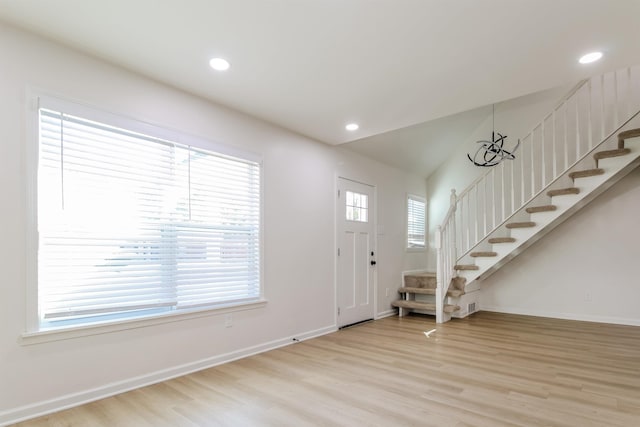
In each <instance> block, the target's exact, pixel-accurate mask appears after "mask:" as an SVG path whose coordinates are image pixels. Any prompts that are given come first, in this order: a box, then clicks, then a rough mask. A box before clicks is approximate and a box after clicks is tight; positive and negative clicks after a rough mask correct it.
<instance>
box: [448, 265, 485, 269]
mask: <svg viewBox="0 0 640 427" xmlns="http://www.w3.org/2000/svg"><path fill="white" fill-rule="evenodd" d="M453 269H454V270H480V267H478V266H477V265H474V264H456V265H454V266H453Z"/></svg>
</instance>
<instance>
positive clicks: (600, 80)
mask: <svg viewBox="0 0 640 427" xmlns="http://www.w3.org/2000/svg"><path fill="white" fill-rule="evenodd" d="M639 109H640V66H634V67H629V68H625V69H622V70H617V71H614V72H610V73H607V74H604V75H601V76H597V77H592V78H590V79H587V80H583V81H581V82H580V83H579V84H578V85H577V86H576V87H575V88H574V89H573V90H572V91H571V92H569V94H568V95H567V96H566V97H565V98H564V99H563V100H562V101H561V102H560V103H559V104H558V106H557V107H556V108H554V109H553V111H552V112H551V113H549V114H548V115H547V116H545V117H544V118H543V119H542V121H541V122H540V123H538V124H537V125H536V126H535V127H534V128H533V129H532V130H531V132H529V133H528V134H527V135H526V136H525V137H524V138H522V139H521V143H520V148H519V149H518V151H517V153H516V159H515V160H505V161H503V162H501V163H500V164H498V165H497V166H494V167H492V168H491V169H489V170H487V172H486V173H485V174H484V175H482V176H480V177H479V178H478V179H476V180H475V181H474V182H473V183H472V184H471V185H469V186H468V187H467V188H466V189H465V190H464V191H462V192H461V193H460V194H459V195H458V196H456V195H455V191H452V197H451V207H450V208H449V211H448V212H447V215H446V217H445V219H444V222H443V223H442V225H441V226H440V227H438V229H437V231H436V236H435V241H436V249H437V271H438V290H437V293H436V297H437V301H436V304H437V307H438V308H437V310H438V316H439V317H438V318H440V319H443V314H442V312H441V310H440V308H443V304H444V298H445V297H446V293H447V290H448V287H449V285H450V283H451V279H452V278H453V277H454V275H455V272H454V266H455V264H456V262H457V261H458V260H459V259H460V258H462V257H464V256H465V255H467V254H468V253H470V252H471V251H472V250H473V249H474V248H475V247H476V246H477V245H478V244H479V243H481V242H482V241H483V240H484V239H485V238H486V237H487V236H489V235H490V234H491V233H493V232H494V231H496V230H497V229H498V228H499V227H500V226H502V225H503V224H505V223H506V222H507V221H508V220H509V219H510V218H512V217H513V216H514V215H515V214H516V213H517V212H519V211H520V210H521V209H522V208H523V207H524V206H526V205H527V204H528V203H530V202H531V201H532V200H533V199H535V198H536V197H537V196H539V195H540V194H541V193H543V192H544V191H545V190H546V188H547V187H548V186H549V185H551V184H552V183H554V182H555V181H556V180H557V179H558V178H559V177H561V176H562V175H564V174H565V173H566V172H567V171H568V170H569V169H571V168H572V167H574V166H575V165H576V164H578V163H579V162H580V161H581V160H582V159H583V158H585V157H586V156H588V155H589V153H591V152H592V151H593V150H594V149H595V148H596V147H597V146H598V145H600V144H601V143H602V142H604V141H605V140H606V139H607V138H609V137H610V136H611V135H612V134H614V133H615V132H616V131H617V130H618V129H619V128H620V127H621V126H622V125H623V124H624V123H625V122H626V121H627V120H628V119H629V118H631V117H632V116H633V115H634V114H635V113H636V112H637V111H638V110H639ZM437 321H438V320H437Z"/></svg>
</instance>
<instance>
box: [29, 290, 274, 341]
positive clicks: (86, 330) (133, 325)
mask: <svg viewBox="0 0 640 427" xmlns="http://www.w3.org/2000/svg"><path fill="white" fill-rule="evenodd" d="M266 304H267V301H266V300H264V299H260V300H258V301H252V302H244V303H235V304H233V303H231V304H226V305H222V306H218V307H207V308H198V309H193V310H181V311H172V312H170V313H164V314H155V315H153V316H147V317H140V318H128V319H122V320H110V321H108V322H104V323H96V324H86V325H77V326H65V327H64V328H59V329H49V330H47V329H45V330H40V331H34V332H24V333H23V334H22V335H21V337H20V344H21V345H33V344H42V343H46V342H51V341H62V340H68V339H73V338H80V337H86V336H90V335H100V334H108V333H111V332H118V331H125V330H129V329H137V328H146V327H148V326H155V325H160V324H163V323H171V322H180V321H183V320H189V319H196V318H198V317H206V316H218V315H221V314H225V313H233V312H236V311H244V310H255V309H258V308H262V307H264V306H265V305H266Z"/></svg>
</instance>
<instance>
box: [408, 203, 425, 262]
mask: <svg viewBox="0 0 640 427" xmlns="http://www.w3.org/2000/svg"><path fill="white" fill-rule="evenodd" d="M425 219H426V203H425V201H424V199H422V198H420V197H417V196H412V195H409V196H408V197H407V248H408V249H424V248H425V240H426V239H425V222H426V221H425Z"/></svg>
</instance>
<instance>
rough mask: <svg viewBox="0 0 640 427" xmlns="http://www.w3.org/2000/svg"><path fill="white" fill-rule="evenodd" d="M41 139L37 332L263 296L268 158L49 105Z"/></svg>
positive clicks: (41, 112)
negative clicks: (263, 179) (263, 181)
mask: <svg viewBox="0 0 640 427" xmlns="http://www.w3.org/2000/svg"><path fill="white" fill-rule="evenodd" d="M69 108H72V107H69ZM87 110H88V109H87ZM87 114H88V115H92V114H97V113H95V112H94V111H93V110H88V111H87ZM127 120H128V119H127ZM130 122H131V123H130V125H131V126H132V127H136V125H137V124H138V122H135V121H130ZM187 138H188V137H186V136H185V137H184V139H185V140H186V139H187ZM38 147H39V150H38V159H37V161H38V170H37V174H38V176H37V222H38V224H37V225H38V237H39V239H38V252H37V265H38V273H37V275H38V277H37V295H38V302H37V307H38V329H40V330H42V329H50V328H64V327H66V326H71V325H77V324H87V323H96V322H106V321H111V320H123V319H130V318H140V317H150V316H155V315H158V314H165V313H167V312H172V311H180V310H193V309H197V308H214V307H219V306H222V305H228V304H238V303H244V302H252V301H256V300H257V299H259V298H260V297H261V293H262V292H261V283H260V276H261V274H260V258H261V255H260V222H261V218H260V216H261V215H260V210H261V208H260V206H261V202H260V194H261V191H260V176H261V172H260V164H259V163H258V162H256V161H254V160H249V159H246V158H242V157H236V156H230V155H226V154H221V153H218V152H214V151H208V150H204V149H200V148H195V147H193V146H191V145H186V144H181V143H178V142H175V141H171V140H166V139H160V138H156V137H154V136H152V135H145V134H140V133H137V132H134V131H131V130H128V129H125V128H120V127H113V126H110V125H108V124H104V123H99V122H96V121H92V120H89V119H87V118H85V117H82V116H78V115H71V114H67V113H66V112H65V111H64V110H59V109H47V108H40V110H39V141H38Z"/></svg>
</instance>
